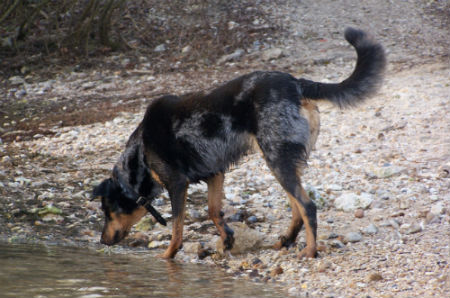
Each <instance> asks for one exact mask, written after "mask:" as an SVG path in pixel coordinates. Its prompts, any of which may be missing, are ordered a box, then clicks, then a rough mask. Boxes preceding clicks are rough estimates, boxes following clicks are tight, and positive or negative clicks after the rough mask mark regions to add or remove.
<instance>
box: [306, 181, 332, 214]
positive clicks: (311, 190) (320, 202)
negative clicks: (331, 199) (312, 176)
mask: <svg viewBox="0 0 450 298" xmlns="http://www.w3.org/2000/svg"><path fill="white" fill-rule="evenodd" d="M305 190H306V193H307V194H308V196H309V198H310V199H311V200H313V201H314V203H315V204H316V207H317V209H323V208H324V207H325V206H326V205H327V203H328V202H327V200H326V199H325V198H324V197H323V196H322V195H321V194H320V193H319V191H318V190H317V188H315V187H314V186H312V185H310V184H307V185H306V186H305Z"/></svg>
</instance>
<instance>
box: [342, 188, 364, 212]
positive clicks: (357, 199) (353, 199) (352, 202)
mask: <svg viewBox="0 0 450 298" xmlns="http://www.w3.org/2000/svg"><path fill="white" fill-rule="evenodd" d="M372 201H373V198H372V195H371V194H368V193H364V192H363V193H361V194H360V195H357V194H355V193H345V194H342V195H341V196H339V197H337V198H336V199H335V200H334V205H335V207H336V209H339V210H343V211H346V212H348V211H355V210H356V209H358V208H361V209H367V208H368V207H369V206H370V204H371V203H372Z"/></svg>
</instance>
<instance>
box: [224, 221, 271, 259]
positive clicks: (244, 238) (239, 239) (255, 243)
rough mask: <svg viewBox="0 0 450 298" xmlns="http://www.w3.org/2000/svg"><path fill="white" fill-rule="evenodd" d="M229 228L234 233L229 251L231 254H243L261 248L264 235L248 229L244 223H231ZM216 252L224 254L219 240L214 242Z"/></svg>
mask: <svg viewBox="0 0 450 298" xmlns="http://www.w3.org/2000/svg"><path fill="white" fill-rule="evenodd" d="M229 226H230V228H231V229H232V230H233V231H234V235H233V236H234V244H233V248H232V249H231V251H230V252H231V253H232V254H240V253H245V252H249V251H252V250H255V249H258V248H260V247H261V245H262V243H263V241H264V237H265V235H263V234H261V233H260V232H258V231H256V230H253V229H251V228H249V227H248V226H247V225H246V224H245V223H241V222H233V223H230V224H229ZM216 250H217V251H218V252H220V253H223V252H224V246H223V243H222V239H221V238H218V239H217V240H216Z"/></svg>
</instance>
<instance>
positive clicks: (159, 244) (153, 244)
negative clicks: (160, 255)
mask: <svg viewBox="0 0 450 298" xmlns="http://www.w3.org/2000/svg"><path fill="white" fill-rule="evenodd" d="M168 246H169V242H168V241H158V240H153V241H150V243H149V244H148V246H147V247H148V248H150V249H154V248H165V247H168Z"/></svg>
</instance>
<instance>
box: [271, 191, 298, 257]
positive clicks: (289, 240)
mask: <svg viewBox="0 0 450 298" xmlns="http://www.w3.org/2000/svg"><path fill="white" fill-rule="evenodd" d="M288 197H289V201H290V205H291V209H292V220H291V224H290V226H289V228H288V230H287V232H286V234H285V235H282V236H280V240H279V241H278V242H277V243H275V245H274V248H275V249H281V248H283V247H286V248H289V247H290V246H292V245H293V244H295V239H297V235H298V233H299V232H300V230H301V229H302V226H303V219H302V216H301V213H300V209H299V208H298V206H297V203H296V200H295V198H294V197H292V196H290V195H289V196H288Z"/></svg>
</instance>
